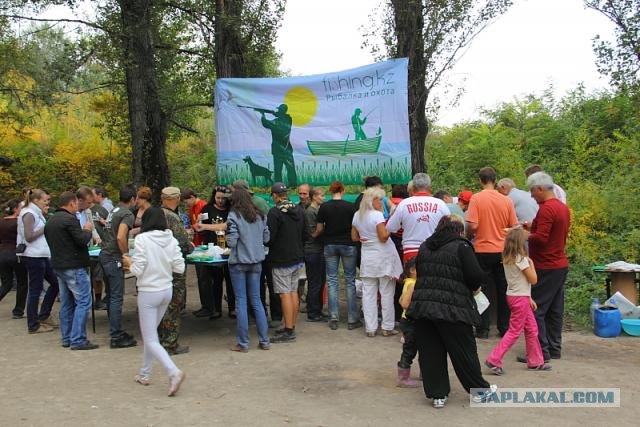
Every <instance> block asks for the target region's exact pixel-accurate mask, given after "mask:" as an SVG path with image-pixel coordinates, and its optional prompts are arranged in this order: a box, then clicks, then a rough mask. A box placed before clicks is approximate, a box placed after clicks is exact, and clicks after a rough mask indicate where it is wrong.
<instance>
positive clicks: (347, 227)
mask: <svg viewBox="0 0 640 427" xmlns="http://www.w3.org/2000/svg"><path fill="white" fill-rule="evenodd" d="M329 192H330V193H331V194H332V200H330V201H328V202H325V203H323V204H322V205H320V209H318V216H317V217H316V219H317V221H318V225H317V226H316V231H315V233H313V234H312V235H311V237H313V238H314V239H315V238H316V237H318V236H319V235H321V234H322V240H323V242H324V257H325V264H326V269H327V281H328V283H329V289H328V293H329V327H330V328H331V329H332V330H336V329H338V319H339V311H340V310H339V308H340V307H339V302H338V289H339V286H338V267H339V264H340V260H342V267H343V269H344V282H345V288H346V292H347V313H348V319H347V321H348V325H347V328H348V329H349V330H351V329H355V328H359V327H361V326H362V322H360V315H359V312H358V304H357V301H356V285H355V279H356V259H357V251H356V246H355V245H356V243H355V242H354V241H353V240H351V221H352V220H353V214H354V212H355V206H354V205H353V203H349V202H347V201H346V200H342V196H343V195H344V185H342V183H341V182H339V181H335V182H332V183H331V185H330V186H329Z"/></svg>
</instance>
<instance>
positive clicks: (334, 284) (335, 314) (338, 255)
mask: <svg viewBox="0 0 640 427" xmlns="http://www.w3.org/2000/svg"><path fill="white" fill-rule="evenodd" d="M356 251H357V250H356V247H355V246H349V245H325V247H324V259H325V265H326V268H327V282H328V283H329V292H328V294H329V317H330V319H331V320H338V318H339V311H340V305H339V302H338V289H339V287H338V267H339V265H340V259H342V268H343V269H344V285H345V288H346V290H347V314H348V316H347V317H348V319H347V320H348V322H349V323H354V322H357V321H358V319H359V317H360V316H359V315H358V303H357V301H356V256H357V253H356Z"/></svg>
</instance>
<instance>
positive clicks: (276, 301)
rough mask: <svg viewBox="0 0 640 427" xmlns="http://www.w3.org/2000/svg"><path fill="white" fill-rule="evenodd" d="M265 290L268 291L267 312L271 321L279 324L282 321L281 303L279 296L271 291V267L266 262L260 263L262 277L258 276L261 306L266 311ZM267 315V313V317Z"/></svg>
mask: <svg viewBox="0 0 640 427" xmlns="http://www.w3.org/2000/svg"><path fill="white" fill-rule="evenodd" d="M267 289H268V290H269V312H270V313H271V320H272V321H274V322H279V321H281V320H282V303H281V302H280V296H279V295H278V294H276V293H275V291H274V290H273V275H272V274H271V266H270V265H269V264H268V263H267V262H266V261H263V262H262V275H261V276H260V299H261V300H262V305H263V306H264V307H265V311H266V310H267V308H266V307H267V295H266V294H267ZM268 314H269V313H267V315H268Z"/></svg>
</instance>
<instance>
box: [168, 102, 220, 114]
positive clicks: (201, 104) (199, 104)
mask: <svg viewBox="0 0 640 427" xmlns="http://www.w3.org/2000/svg"><path fill="white" fill-rule="evenodd" d="M194 107H211V108H213V102H211V101H208V102H206V101H200V102H192V103H189V104H182V105H177V106H175V107H173V108H171V109H170V110H169V111H171V112H176V111H182V110H187V109H189V108H194Z"/></svg>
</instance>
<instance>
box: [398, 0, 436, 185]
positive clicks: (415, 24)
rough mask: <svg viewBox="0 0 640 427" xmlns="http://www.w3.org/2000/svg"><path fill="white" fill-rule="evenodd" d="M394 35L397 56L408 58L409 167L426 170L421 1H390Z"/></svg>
mask: <svg viewBox="0 0 640 427" xmlns="http://www.w3.org/2000/svg"><path fill="white" fill-rule="evenodd" d="M391 4H392V6H393V11H394V23H395V32H396V37H397V50H396V57H397V58H409V77H408V79H409V82H408V89H409V99H408V103H409V133H410V140H411V170H412V172H413V173H414V174H415V173H418V172H426V171H427V165H426V163H425V158H424V147H425V140H426V138H427V131H428V127H427V118H426V115H425V109H426V103H427V88H426V85H425V70H426V64H425V59H424V37H423V34H422V31H423V28H424V17H423V6H422V0H391Z"/></svg>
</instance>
